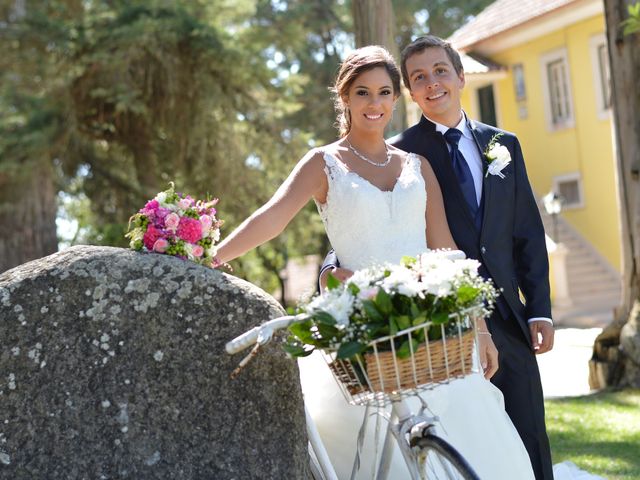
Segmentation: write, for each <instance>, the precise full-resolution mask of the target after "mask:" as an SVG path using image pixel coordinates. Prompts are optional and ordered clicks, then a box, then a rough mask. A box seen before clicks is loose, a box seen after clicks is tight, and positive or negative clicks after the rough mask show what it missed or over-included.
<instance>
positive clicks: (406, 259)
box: [400, 255, 418, 267]
mask: <svg viewBox="0 0 640 480" xmlns="http://www.w3.org/2000/svg"><path fill="white" fill-rule="evenodd" d="M417 261H418V259H416V258H415V257H410V256H408V255H404V256H403V257H402V258H401V259H400V265H402V266H403V267H410V266H412V265H415V264H416V262H417Z"/></svg>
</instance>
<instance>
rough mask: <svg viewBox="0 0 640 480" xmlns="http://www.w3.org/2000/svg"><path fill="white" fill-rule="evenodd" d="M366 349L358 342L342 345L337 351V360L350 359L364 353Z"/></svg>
mask: <svg viewBox="0 0 640 480" xmlns="http://www.w3.org/2000/svg"><path fill="white" fill-rule="evenodd" d="M366 348H367V346H366V345H365V344H364V343H360V342H346V343H343V344H342V345H340V348H339V349H338V354H337V358H343V359H344V358H351V357H353V356H354V355H357V354H359V353H362V352H364V351H365V350H366Z"/></svg>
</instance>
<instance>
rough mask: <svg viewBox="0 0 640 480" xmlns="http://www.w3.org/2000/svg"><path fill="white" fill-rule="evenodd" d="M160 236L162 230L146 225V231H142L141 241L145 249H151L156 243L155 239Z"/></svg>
mask: <svg viewBox="0 0 640 480" xmlns="http://www.w3.org/2000/svg"><path fill="white" fill-rule="evenodd" d="M161 237H162V232H161V231H160V230H158V229H157V228H156V227H154V226H153V225H152V224H150V225H149V226H148V227H147V231H146V232H144V236H143V237H142V242H143V243H144V246H145V247H147V250H153V246H154V245H155V243H156V240H158V239H159V238H161Z"/></svg>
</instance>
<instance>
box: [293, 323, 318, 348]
mask: <svg viewBox="0 0 640 480" xmlns="http://www.w3.org/2000/svg"><path fill="white" fill-rule="evenodd" d="M311 327H313V322H312V321H311V320H307V321H306V322H301V323H294V324H293V325H289V331H290V332H291V333H292V334H293V335H295V336H296V337H298V338H299V339H300V341H301V342H303V343H310V342H311V340H312V332H311Z"/></svg>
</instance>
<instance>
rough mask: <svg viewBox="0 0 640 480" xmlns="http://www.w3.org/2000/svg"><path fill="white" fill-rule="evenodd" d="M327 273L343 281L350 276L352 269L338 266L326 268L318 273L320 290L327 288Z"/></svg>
mask: <svg viewBox="0 0 640 480" xmlns="http://www.w3.org/2000/svg"><path fill="white" fill-rule="evenodd" d="M329 274H332V275H333V276H334V277H336V278H337V279H338V280H340V281H341V282H344V281H345V280H347V279H348V278H349V277H351V275H353V271H351V270H349V269H348V268H340V267H333V268H327V269H326V270H325V271H324V272H322V274H321V275H320V287H321V288H322V290H325V289H326V288H327V278H329Z"/></svg>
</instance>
